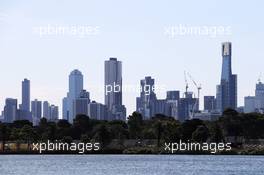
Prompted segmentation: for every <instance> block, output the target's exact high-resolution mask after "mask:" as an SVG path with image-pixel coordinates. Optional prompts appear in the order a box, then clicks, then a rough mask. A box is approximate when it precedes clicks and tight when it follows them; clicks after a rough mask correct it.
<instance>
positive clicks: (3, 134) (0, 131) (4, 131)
mask: <svg viewBox="0 0 264 175" xmlns="http://www.w3.org/2000/svg"><path fill="white" fill-rule="evenodd" d="M8 133H9V128H8V127H7V126H6V125H5V124H4V123H0V139H1V141H2V152H5V143H6V140H7V139H8V135H9V134H8Z"/></svg>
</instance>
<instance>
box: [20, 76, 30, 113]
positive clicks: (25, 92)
mask: <svg viewBox="0 0 264 175" xmlns="http://www.w3.org/2000/svg"><path fill="white" fill-rule="evenodd" d="M20 109H21V110H24V111H28V112H29V111H30V81H29V80H28V79H26V78H25V79H24V80H23V81H22V104H21V108H20Z"/></svg>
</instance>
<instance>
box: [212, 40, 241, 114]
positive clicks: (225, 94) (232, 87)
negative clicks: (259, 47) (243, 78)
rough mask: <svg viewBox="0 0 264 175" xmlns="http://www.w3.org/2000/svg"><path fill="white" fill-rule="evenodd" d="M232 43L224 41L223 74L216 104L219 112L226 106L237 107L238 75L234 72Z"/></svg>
mask: <svg viewBox="0 0 264 175" xmlns="http://www.w3.org/2000/svg"><path fill="white" fill-rule="evenodd" d="M231 56H232V45H231V43H230V42H225V43H222V57H223V63H222V74H221V81H220V85H217V90H216V91H217V92H216V105H217V110H218V111H219V112H223V111H224V110H225V109H226V108H233V109H236V108H237V75H234V74H232V65H231V63H232V59H231Z"/></svg>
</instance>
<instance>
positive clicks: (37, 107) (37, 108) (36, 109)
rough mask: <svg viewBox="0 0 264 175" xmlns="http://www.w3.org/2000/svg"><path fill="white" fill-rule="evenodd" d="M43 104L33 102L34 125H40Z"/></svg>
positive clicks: (36, 101)
mask: <svg viewBox="0 0 264 175" xmlns="http://www.w3.org/2000/svg"><path fill="white" fill-rule="evenodd" d="M41 105H42V102H41V101H38V100H37V99H35V100H34V101H31V112H32V120H33V125H34V126H36V125H38V124H39V121H40V119H41V114H42V106H41Z"/></svg>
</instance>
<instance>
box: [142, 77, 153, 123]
mask: <svg viewBox="0 0 264 175" xmlns="http://www.w3.org/2000/svg"><path fill="white" fill-rule="evenodd" d="M140 88H141V92H140V97H138V98H137V112H139V113H141V115H142V116H143V119H144V120H146V119H150V118H151V117H153V116H154V115H155V113H156V111H155V107H156V106H155V105H156V101H157V97H156V94H155V92H154V88H155V80H154V79H153V78H151V76H148V77H145V79H143V80H141V81H140Z"/></svg>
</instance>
